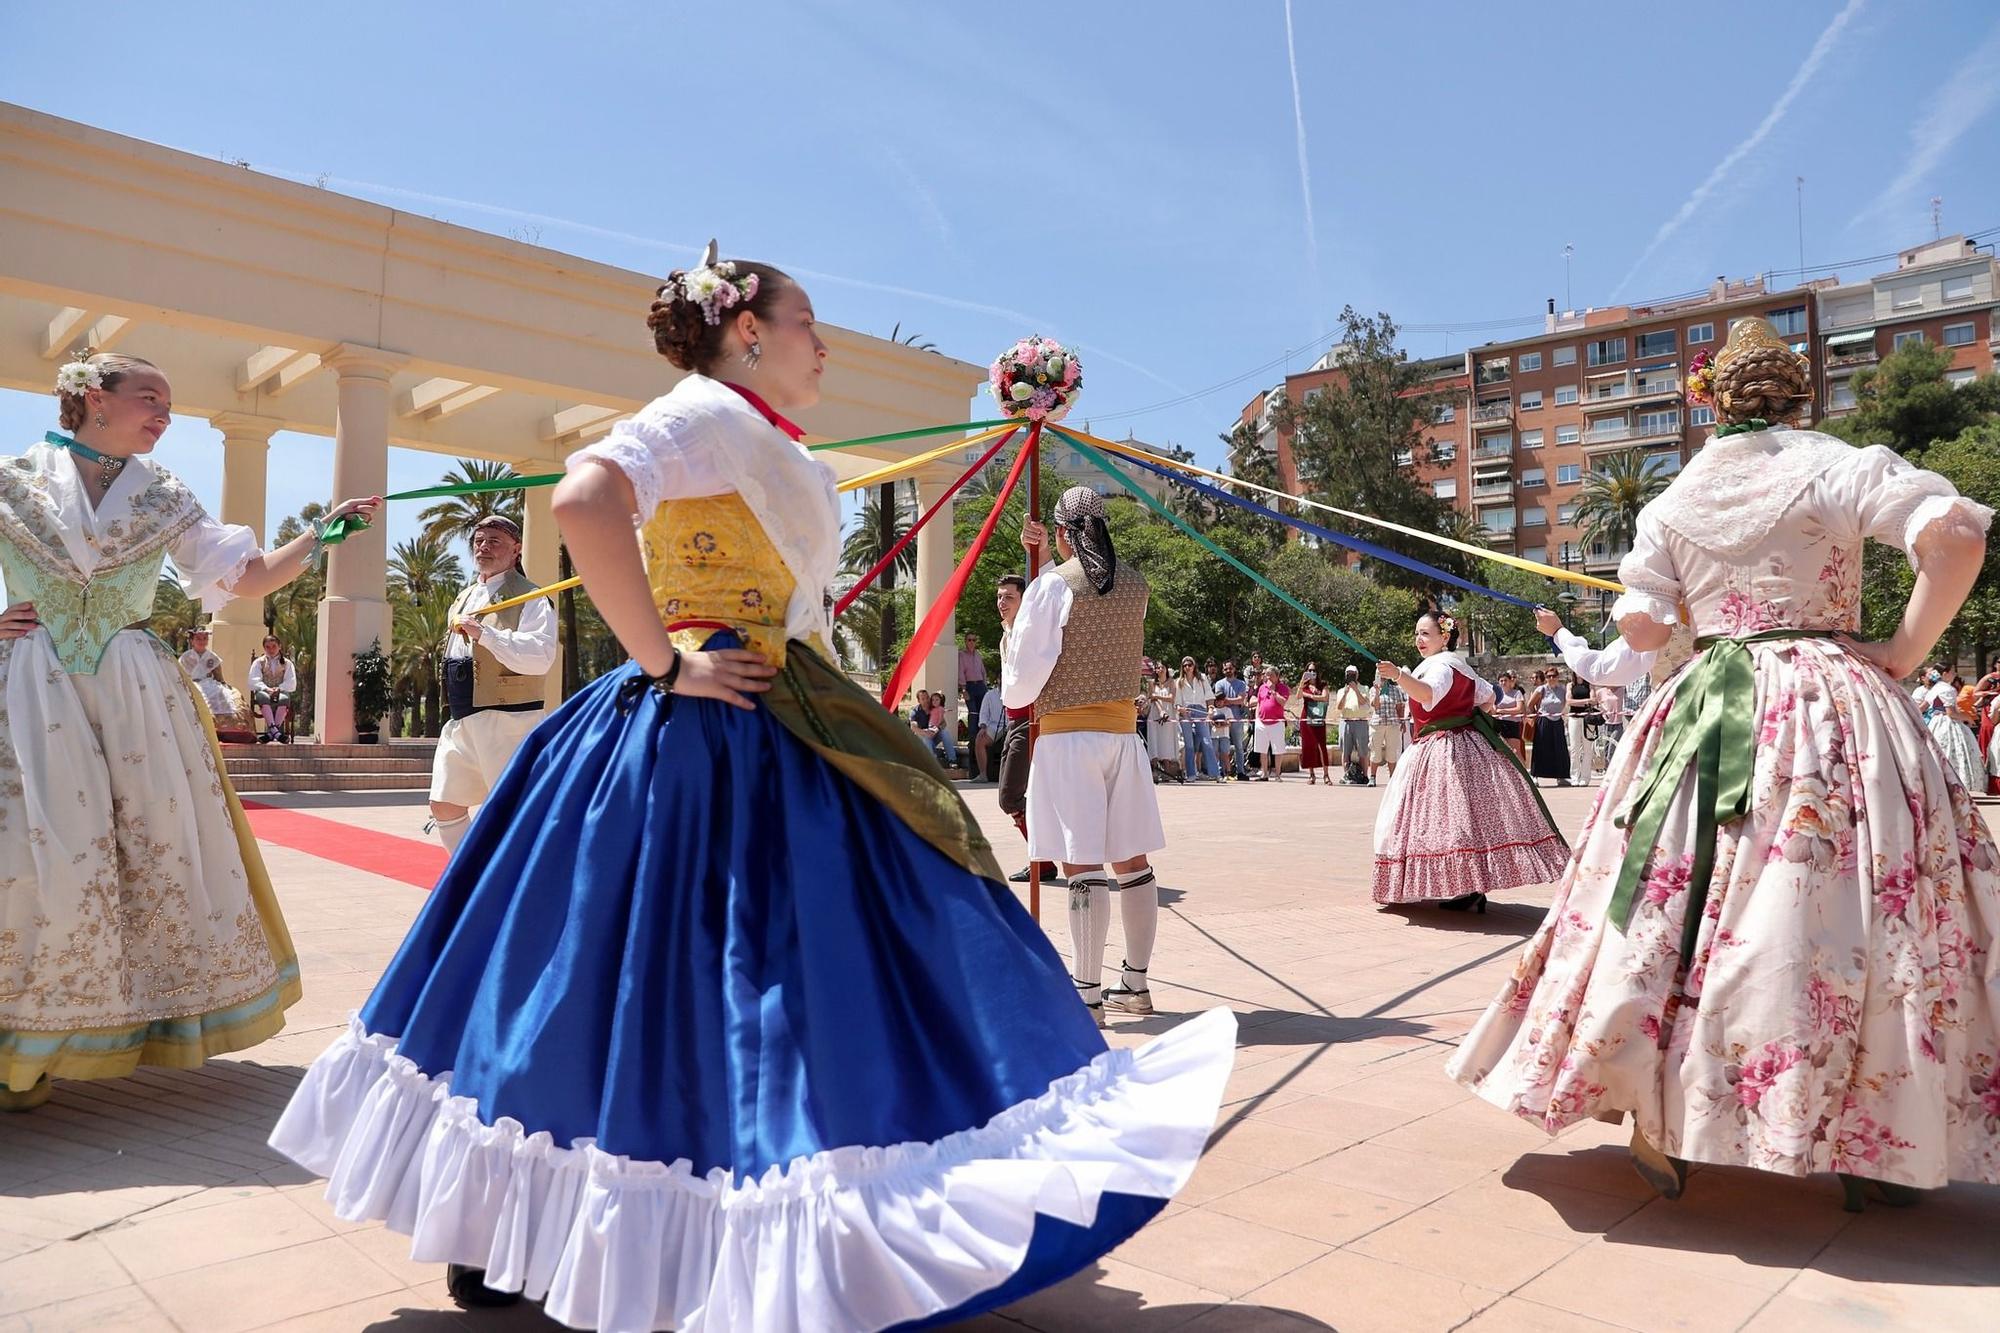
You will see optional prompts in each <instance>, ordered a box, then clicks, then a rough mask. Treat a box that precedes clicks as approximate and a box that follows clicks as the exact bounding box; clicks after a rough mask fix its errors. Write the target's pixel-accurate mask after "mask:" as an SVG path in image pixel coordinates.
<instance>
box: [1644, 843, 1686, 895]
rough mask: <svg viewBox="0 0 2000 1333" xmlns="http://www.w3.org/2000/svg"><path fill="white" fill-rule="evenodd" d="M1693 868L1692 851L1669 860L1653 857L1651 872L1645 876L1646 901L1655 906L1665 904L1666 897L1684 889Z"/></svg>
mask: <svg viewBox="0 0 2000 1333" xmlns="http://www.w3.org/2000/svg"><path fill="white" fill-rule="evenodd" d="M1693 870H1694V855H1693V853H1689V854H1688V855H1686V856H1682V857H1678V858H1676V859H1674V860H1671V861H1670V860H1668V859H1667V858H1665V857H1658V858H1655V860H1654V863H1653V869H1652V873H1651V874H1649V875H1647V876H1646V901H1647V902H1649V903H1651V904H1652V905H1653V906H1655V907H1662V906H1665V905H1666V902H1667V900H1668V899H1670V898H1672V897H1673V896H1674V895H1675V894H1677V893H1682V892H1685V891H1686V889H1687V886H1688V880H1689V878H1691V876H1692V873H1693Z"/></svg>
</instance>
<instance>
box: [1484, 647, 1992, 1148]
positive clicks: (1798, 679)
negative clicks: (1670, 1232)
mask: <svg viewBox="0 0 2000 1333" xmlns="http://www.w3.org/2000/svg"><path fill="white" fill-rule="evenodd" d="M1753 653H1754V659H1755V663H1756V687H1755V708H1756V710H1757V727H1756V747H1757V749H1756V760H1755V769H1754V777H1753V780H1752V789H1751V798H1750V799H1751V808H1750V811H1749V813H1748V814H1747V815H1746V816H1745V817H1744V818H1742V819H1740V820H1738V821H1736V822H1734V823H1732V824H1726V825H1724V826H1723V827H1722V828H1721V830H1720V831H1719V832H1718V834H1717V837H1716V857H1715V871H1714V876H1713V879H1712V881H1711V884H1710V889H1709V896H1708V900H1707V904H1706V907H1705V909H1704V912H1703V916H1704V920H1703V921H1702V923H1701V926H1700V931H1699V934H1698V935H1697V937H1696V942H1695V946H1694V950H1693V957H1692V958H1689V959H1683V958H1681V957H1680V943H1681V933H1682V924H1683V919H1684V914H1685V911H1686V907H1687V902H1688V893H1687V887H1688V874H1689V867H1690V865H1691V864H1692V862H1693V859H1694V857H1693V847H1692V846H1691V841H1692V837H1693V830H1694V827H1695V818H1694V803H1695V793H1694V787H1695V784H1694V778H1693V774H1692V773H1690V774H1689V775H1688V777H1687V778H1686V779H1684V780H1683V782H1682V784H1681V786H1680V788H1679V789H1678V791H1677V792H1676V793H1675V794H1674V795H1673V797H1672V802H1673V804H1672V805H1671V807H1670V808H1669V813H1668V816H1667V820H1666V824H1665V826H1664V828H1663V829H1662V831H1661V835H1660V837H1659V840H1658V842H1657V844H1656V846H1655V848H1654V850H1653V852H1652V855H1651V858H1650V860H1649V862H1648V864H1647V867H1646V873H1645V878H1644V881H1643V887H1642V892H1641V893H1640V895H1639V897H1638V900H1637V902H1636V904H1635V907H1634V910H1633V914H1632V918H1631V921H1630V923H1629V925H1628V926H1627V927H1625V928H1622V929H1621V928H1620V926H1619V925H1618V924H1617V923H1615V922H1612V921H1609V920H1607V919H1606V912H1607V908H1608V906H1609V903H1610V900H1611V896H1612V892H1613V889H1614V887H1615V884H1616V881H1617V878H1618V868H1619V865H1620V863H1621V861H1622V860H1623V859H1624V856H1625V852H1626V841H1627V839H1626V834H1625V831H1624V830H1623V829H1621V828H1619V827H1618V825H1617V823H1616V821H1615V819H1614V816H1615V815H1618V814H1620V813H1622V812H1623V811H1624V810H1625V808H1626V807H1627V806H1628V805H1629V804H1630V802H1631V801H1632V799H1633V798H1634V797H1635V796H1636V795H1637V793H1638V790H1639V788H1640V786H1641V785H1642V783H1643V781H1644V779H1645V777H1646V775H1647V772H1648V770H1649V768H1650V767H1651V763H1652V758H1653V754H1654V752H1655V750H1656V749H1657V748H1658V746H1659V744H1660V740H1661V736H1662V728H1663V724H1664V723H1665V721H1666V718H1667V716H1668V714H1669V712H1670V710H1671V709H1672V708H1673V706H1674V694H1675V688H1674V687H1675V685H1676V684H1678V683H1679V681H1684V680H1685V679H1686V676H1685V675H1682V676H1681V677H1679V678H1678V679H1677V681H1675V682H1670V683H1669V684H1668V686H1667V687H1666V688H1664V689H1662V690H1660V691H1659V692H1657V693H1656V694H1655V695H1654V697H1653V698H1652V699H1650V700H1649V701H1648V703H1647V705H1646V707H1645V708H1644V709H1642V710H1641V712H1640V714H1639V715H1638V717H1636V718H1635V719H1634V721H1633V724H1632V726H1631V728H1630V729H1629V731H1628V734H1627V735H1626V738H1625V741H1624V744H1623V745H1622V746H1621V747H1620V749H1619V751H1618V754H1617V756H1616V757H1615V758H1614V759H1613V761H1612V765H1611V771H1610V773H1609V774H1607V775H1606V779H1605V783H1604V786H1603V788H1602V790H1601V792H1600V794H1599V796H1598V801H1597V805H1596V808H1595V809H1594V810H1593V812H1592V814H1591V816H1590V819H1589V822H1588V823H1587V824H1586V825H1585V828H1584V831H1583V836H1582V838H1581V839H1580V840H1579V841H1578V844H1577V849H1578V850H1577V855H1576V858H1575V860H1574V861H1573V862H1572V864H1571V866H1570V870H1569V873H1568V874H1567V875H1566V876H1565V877H1564V879H1563V881H1562V882H1561V884H1560V885H1559V886H1558V889H1557V893H1556V898H1555V902H1554V904H1553V905H1552V906H1551V907H1550V909H1549V914H1548V917H1547V919H1546V920H1545V921H1544V922H1543V924H1542V927H1541V929H1540V930H1539V931H1538V932H1537V933H1536V935H1535V936H1534V938H1533V939H1532V940H1531V941H1530V942H1529V944H1528V946H1527V948H1526V950H1525V951H1524V952H1523V954H1522V955H1521V958H1520V961H1519V962H1518V963H1517V964H1516V966H1515V968H1514V972H1513V975H1512V976H1511V977H1510V978H1509V979H1508V981H1507V983H1506V984H1505V985H1504V986H1503V987H1502V988H1501V992H1500V994H1499V996H1498V997H1497V998H1496V999H1495V1000H1494V1001H1493V1003H1492V1005H1491V1006H1490V1007H1489V1008H1488V1009H1487V1011H1486V1013H1485V1015H1484V1016H1483V1017H1482V1018H1481V1019H1480V1020H1479V1022H1478V1024H1477V1025H1476V1026H1475V1027H1474V1028H1473V1030H1472V1032H1471V1034H1470V1035H1469V1036H1468V1037H1467V1038H1466V1040H1465V1043H1464V1045H1463V1046H1462V1047H1461V1048H1460V1050H1459V1053H1458V1055H1457V1056H1456V1057H1455V1058H1454V1059H1453V1061H1452V1063H1451V1065H1450V1066H1449V1071H1450V1073H1451V1075H1452V1076H1453V1077H1454V1078H1456V1079H1457V1080H1458V1081H1459V1082H1461V1083H1463V1084H1465V1085H1466V1086H1468V1087H1470V1088H1472V1089H1473V1090H1474V1091H1476V1092H1477V1093H1478V1094H1479V1095H1480V1096H1481V1097H1483V1098H1485V1099H1486V1100H1488V1101H1490V1102H1493V1103H1494V1104H1495V1105H1497V1106H1500V1107H1503V1108H1505V1109H1507V1110H1510V1111H1513V1112H1515V1113H1516V1114H1518V1115H1520V1116H1522V1117H1524V1118H1526V1119H1528V1120H1531V1121H1533V1122H1535V1123H1537V1124H1539V1125H1541V1126H1543V1127H1544V1128H1546V1129H1547V1130H1548V1131H1549V1132H1551V1133H1554V1132H1555V1131H1557V1130H1560V1129H1562V1128H1563V1127H1565V1126H1567V1125H1569V1124H1572V1123H1574V1122H1576V1121H1578V1120H1581V1119H1583V1118H1585V1117H1589V1116H1605V1117H1609V1116H1611V1115H1613V1114H1614V1113H1619V1112H1629V1113H1630V1114H1631V1115H1632V1116H1633V1117H1634V1118H1635V1120H1636V1122H1637V1126H1638V1128H1639V1130H1640V1131H1641V1132H1642V1133H1644V1134H1645V1136H1646V1137H1647V1139H1649V1140H1650V1141H1651V1142H1652V1143H1654V1144H1655V1145H1656V1146H1658V1147H1659V1148H1660V1149H1661V1150H1663V1151H1665V1152H1667V1153H1669V1154H1671V1155H1673V1156H1676V1157H1681V1158H1685V1159H1688V1160H1691V1161H1697V1162H1710V1163H1719V1164H1724V1165H1734V1166H1749V1167H1754V1168H1757V1169H1759V1170H1765V1171H1775V1172H1781V1173H1784V1174H1787V1175H1805V1174H1808V1173H1811V1172H1816V1171H1846V1172H1852V1173H1855V1174H1858V1175H1862V1176H1869V1177H1873V1178H1876V1179H1880V1180H1886V1181H1892V1182H1896V1183H1900V1184H1905V1185H1912V1186H1917V1187H1920V1188H1935V1187H1937V1186H1941V1185H1943V1184H1944V1183H1945V1182H1946V1181H1947V1180H1976V1181H1986V1182H1992V1183H2000V959H1996V956H1995V953H1994V945H1995V940H1996V936H2000V852H1996V851H1995V848H1994V842H1993V838H1992V836H1991V834H1989V833H1988V832H1987V830H1986V828H1985V826H1984V825H1983V824H1982V823H1981V821H1980V817H1979V815H1978V814H1977V813H1976V812H1975V810H1974V808H1973V806H1972V802H1971V799H1970V796H1969V795H1968V793H1967V791H1966V789H1965V786H1964V784H1963V783H1962V782H1961V781H1960V779H1959V777H1958V775H1957V773H1956V772H1954V771H1952V769H1951V768H1950V767H1949V766H1948V765H1947V764H1946V763H1945V762H1944V760H1943V759H1942V757H1941V756H1940V754H1939V752H1938V749H1937V746H1936V745H1935V744H1934V743H1933V741H1932V738H1931V736H1930V734H1929V732H1928V731H1927V730H1926V728H1925V727H1924V724H1923V722H1922V720H1921V718H1920V717H1919V715H1918V713H1917V710H1916V709H1915V708H1914V707H1913V706H1912V705H1911V703H1910V701H1909V699H1908V698H1907V697H1906V696H1905V695H1904V694H1903V693H1902V691H1901V690H1900V689H1899V688H1898V687H1897V686H1896V685H1895V684H1894V683H1893V682H1892V681H1890V680H1889V678H1888V677H1887V676H1885V675H1883V674H1882V673H1881V672H1880V671H1878V670H1876V669H1875V668H1874V667H1873V666H1871V665H1869V664H1868V663H1866V662H1863V661H1861V660H1860V659H1859V658H1856V657H1853V656H1851V655H1849V654H1848V653H1847V652H1846V651H1845V650H1844V649H1843V648H1842V647H1841V646H1839V644H1838V643H1837V642H1834V641H1831V640H1798V641H1790V642H1783V643H1774V644H1760V645H1757V646H1756V647H1755V648H1754V649H1753Z"/></svg>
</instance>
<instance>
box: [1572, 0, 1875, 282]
mask: <svg viewBox="0 0 2000 1333" xmlns="http://www.w3.org/2000/svg"><path fill="white" fill-rule="evenodd" d="M1867 3H1868V0H1847V5H1846V7H1845V8H1843V9H1842V10H1841V11H1840V12H1839V13H1838V14H1836V15H1834V16H1833V22H1831V23H1829V24H1827V25H1826V31H1824V32H1822V33H1821V34H1820V35H1819V40H1818V41H1816V42H1814V43H1813V46H1812V50H1811V51H1809V52H1807V53H1806V58H1805V63H1804V64H1802V65H1800V66H1799V68H1798V72H1797V73H1795V74H1793V75H1792V81H1791V82H1790V83H1788V84H1786V85H1785V90H1784V91H1783V92H1782V93H1779V94H1778V100H1777V101H1775V102H1773V103H1772V104H1771V109H1770V110H1769V111H1766V112H1765V113H1764V119H1762V120H1761V121H1759V122H1757V128H1756V129H1754V130H1752V131H1750V134H1749V137H1747V138H1745V139H1744V140H1743V142H1741V143H1739V144H1737V145H1736V146H1735V147H1734V148H1732V149H1730V150H1729V152H1728V153H1727V154H1726V155H1725V156H1724V157H1723V159H1722V160H1721V161H1720V162H1718V163H1716V164H1715V169H1714V170H1712V171H1710V172H1709V173H1708V175H1707V176H1705V177H1703V178H1702V182H1701V184H1699V185H1697V186H1695V187H1694V193H1692V194H1690V195H1689V196H1688V197H1687V198H1686V199H1685V200H1684V201H1683V202H1682V203H1681V206H1680V209H1679V211H1678V212H1676V213H1675V214H1674V215H1673V216H1672V217H1670V218H1668V219H1667V220H1666V221H1665V222H1663V223H1661V224H1660V229H1659V230H1658V231H1656V232H1654V233H1653V239H1652V240H1651V241H1649V242H1647V245H1646V248H1645V250H1644V251H1643V252H1642V253H1641V254H1640V255H1639V257H1638V259H1636V260H1634V261H1633V263H1632V267H1631V268H1630V269H1628V270H1626V273H1625V276H1624V277H1622V278H1620V279H1619V280H1618V285H1617V286H1616V287H1614V288H1612V290H1611V295H1612V297H1613V299H1616V298H1617V297H1619V296H1620V295H1622V294H1623V293H1624V291H1625V289H1626V288H1627V287H1628V286H1630V285H1631V283H1632V279H1634V278H1636V277H1638V276H1639V272H1640V270H1642V269H1644V268H1645V267H1646V263H1647V261H1649V260H1650V259H1652V257H1653V256H1654V255H1655V254H1656V253H1658V251H1659V249H1660V247H1661V246H1662V245H1665V244H1666V243H1667V240H1668V238H1670V237H1671V236H1673V234H1674V233H1675V232H1677V231H1679V230H1680V229H1681V228H1682V227H1683V226H1685V225H1687V222H1688V219H1690V218H1692V217H1693V216H1694V215H1695V214H1696V213H1697V212H1699V211H1700V210H1701V207H1702V205H1703V204H1705V203H1707V202H1708V199H1709V196H1710V195H1712V194H1714V193H1715V191H1716V188H1717V187H1718V186H1720V185H1721V184H1722V183H1723V182H1724V181H1725V180H1727V179H1729V173H1730V172H1731V171H1733V170H1735V168H1736V165H1737V164H1738V163H1739V162H1741V161H1742V160H1743V159H1744V158H1746V157H1748V156H1749V155H1750V154H1751V153H1753V152H1755V151H1756V149H1757V145H1759V144H1761V143H1763V142H1764V140H1765V139H1767V138H1769V137H1770V135H1771V131H1772V130H1775V129H1776V128H1778V122H1779V121H1781V120H1783V119H1784V118H1785V113H1786V112H1788V111H1790V110H1791V109H1792V103H1793V102H1795V101H1797V100H1798V96H1799V94H1800V93H1802V92H1804V91H1805V88H1806V84H1807V83H1808V82H1810V81H1811V79H1812V76H1813V75H1814V74H1816V73H1818V72H1819V67H1820V66H1821V65H1822V64H1824V63H1825V61H1826V58H1827V56H1829V55H1831V54H1832V53H1833V48H1834V47H1835V46H1837V45H1839V43H1840V38H1841V36H1842V34H1843V33H1845V32H1846V30H1847V26H1848V24H1849V23H1851V22H1853V20H1854V16H1855V15H1856V14H1859V13H1860V12H1861V10H1862V8H1863V7H1864V6H1865V5H1866V4H1867Z"/></svg>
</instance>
